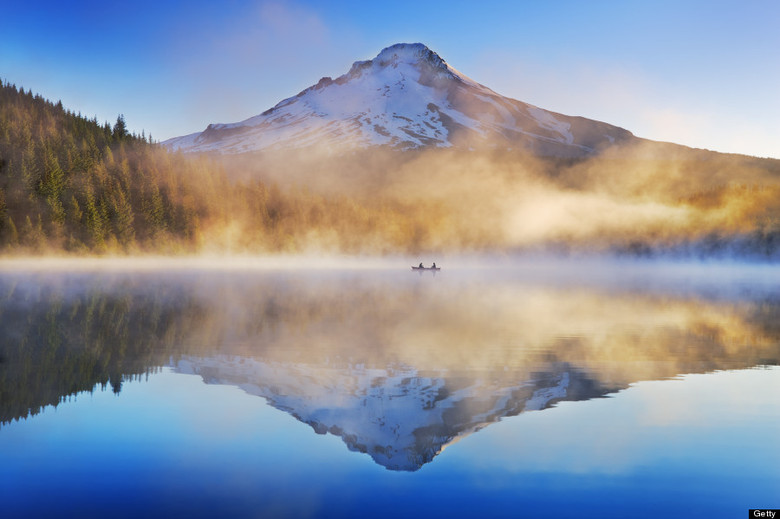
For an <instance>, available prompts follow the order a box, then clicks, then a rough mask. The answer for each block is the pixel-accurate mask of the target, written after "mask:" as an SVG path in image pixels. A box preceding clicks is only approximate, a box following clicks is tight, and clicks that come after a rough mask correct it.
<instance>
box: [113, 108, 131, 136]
mask: <svg viewBox="0 0 780 519" xmlns="http://www.w3.org/2000/svg"><path fill="white" fill-rule="evenodd" d="M112 136H113V137H114V140H116V141H121V140H124V139H126V138H127V125H126V124H125V116H124V115H122V114H119V116H118V117H117V118H116V124H114V130H113V133H112Z"/></svg>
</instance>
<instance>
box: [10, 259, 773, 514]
mask: <svg viewBox="0 0 780 519" xmlns="http://www.w3.org/2000/svg"><path fill="white" fill-rule="evenodd" d="M410 264H412V263H410V262H409V261H405V260H398V261H391V260H382V261H369V260H345V261H344V262H343V263H341V264H340V263H339V262H335V263H333V262H331V263H325V262H322V263H317V262H309V263H307V262H295V261H289V262H278V261H277V262H270V261H261V260H258V261H253V260H251V259H246V260H240V261H239V260H236V261H221V262H216V263H215V262H207V261H187V260H181V261H176V260H165V261H161V262H155V261H153V260H148V261H130V260H124V261H119V262H112V261H110V260H104V261H103V260H100V261H83V262H79V261H76V260H69V261H65V262H61V263H60V262H56V261H51V262H46V261H30V262H25V261H16V262H14V261H6V262H3V263H0V327H1V328H0V499H1V502H2V510H3V511H2V515H3V516H4V517H55V516H57V517H59V516H82V517H98V516H100V517H173V516H179V517H199V516H200V517H744V516H745V515H746V514H747V511H748V509H751V508H761V507H768V508H778V507H780V444H778V438H779V437H780V368H778V364H780V291H779V290H778V289H779V288H780V268H778V267H772V266H761V265H736V264H710V265H697V264H674V263H651V262H646V263H641V262H639V263H637V262H633V263H632V262H618V261H597V260H583V261H566V260H555V261H551V260H550V261H541V260H537V261H531V260H523V261H519V260H518V261H509V260H504V261H500V262H498V261H492V260H491V261H480V260H476V259H475V260H468V261H467V260H460V261H458V260H452V261H450V262H449V265H448V263H447V262H446V261H441V262H439V264H440V265H441V266H442V267H443V269H442V271H440V272H438V273H435V274H434V273H432V272H424V273H418V272H411V271H410V270H409V265H410ZM414 264H416V261H414Z"/></svg>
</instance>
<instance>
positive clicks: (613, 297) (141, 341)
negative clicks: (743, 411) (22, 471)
mask: <svg viewBox="0 0 780 519" xmlns="http://www.w3.org/2000/svg"><path fill="white" fill-rule="evenodd" d="M428 281H430V280H427V279H426V280H422V281H421V280H419V279H416V277H415V279H411V278H395V277H393V276H390V277H383V276H382V275H378V276H376V277H374V276H373V275H369V274H362V275H350V274H344V273H319V274H312V273H296V272H281V273H251V272H243V273H242V272H231V273H226V272H222V273H206V272H194V273H193V272H190V273H173V274H171V273H135V274H114V275H109V274H101V275H97V274H59V275H44V274H41V275H21V274H17V275H11V274H8V275H4V276H3V277H2V278H0V322H2V324H3V325H2V328H0V341H1V342H0V421H2V422H6V421H9V420H12V419H15V418H20V417H26V416H28V415H30V414H35V413H36V412H38V411H39V410H40V408H41V407H43V406H46V405H56V404H57V403H58V402H59V401H61V399H62V398H64V397H66V396H68V395H72V394H75V393H78V392H82V391H91V390H93V389H94V388H95V387H96V386H98V385H101V386H103V387H106V386H107V385H109V384H110V385H111V386H112V388H113V389H114V391H116V392H118V391H119V390H120V389H121V384H122V381H123V380H126V379H127V378H128V377H138V376H143V375H145V374H148V373H149V372H151V371H154V370H155V369H157V368H158V367H159V366H162V365H166V364H168V363H169V362H170V360H171V358H172V357H173V358H174V359H175V358H178V356H179V355H180V354H183V353H184V354H188V355H191V356H192V355H194V356H200V357H209V356H212V355H216V354H227V355H232V356H243V357H253V358H257V359H260V360H262V361H265V362H281V363H293V364H298V365H300V366H302V367H306V366H309V367H310V368H311V369H313V370H314V371H316V370H317V367H318V366H325V365H327V366H330V367H334V366H335V367H338V366H343V367H344V369H349V368H350V367H351V366H356V365H362V366H375V367H379V368H382V369H385V368H388V367H392V366H411V367H414V368H415V369H416V370H419V371H421V372H424V371H436V372H439V373H444V374H445V375H444V376H445V378H446V376H447V375H446V374H447V373H450V374H452V376H453V377H454V376H455V374H456V373H463V372H477V371H479V372H482V373H490V374H491V376H492V378H493V379H494V380H495V381H496V382H495V383H496V384H498V385H501V384H505V386H504V387H510V386H513V385H515V384H516V383H517V381H518V380H531V379H537V378H538V375H539V374H544V373H557V372H558V369H557V368H555V369H553V368H552V367H551V366H556V365H560V364H562V363H565V364H566V365H569V366H573V367H575V368H576V369H577V370H579V371H580V372H582V373H583V374H587V376H584V378H583V380H586V379H587V380H591V381H592V383H593V384H594V385H596V386H599V387H613V388H614V387H625V385H626V384H628V383H631V382H635V381H638V380H643V379H655V378H664V377H671V376H675V375H677V374H680V373H688V372H704V371H710V370H713V369H731V368H740V367H750V366H754V365H758V364H777V363H778V360H779V359H780V346H779V345H780V341H779V340H778V337H780V325H779V324H778V323H780V306H779V305H778V302H777V301H774V300H758V301H757V300H737V301H729V300H725V299H720V300H715V299H703V298H696V297H684V296H669V295H664V294H654V295H647V294H645V295H642V294H637V293H629V292H619V291H612V292H610V293H606V292H599V291H598V290H597V289H585V288H578V289H568V288H560V287H559V288H550V287H545V286H538V285H536V286H534V285H528V284H519V283H501V282H495V281H484V282H483V281H479V282H455V281H451V280H449V281H448V280H445V279H444V278H442V280H438V279H437V282H436V283H429V282H428ZM524 377H525V378H524ZM570 396H573V395H570ZM586 397H587V396H586Z"/></svg>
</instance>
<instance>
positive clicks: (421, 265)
mask: <svg viewBox="0 0 780 519" xmlns="http://www.w3.org/2000/svg"><path fill="white" fill-rule="evenodd" d="M420 268H421V269H424V268H425V267H423V264H422V261H421V262H420Z"/></svg>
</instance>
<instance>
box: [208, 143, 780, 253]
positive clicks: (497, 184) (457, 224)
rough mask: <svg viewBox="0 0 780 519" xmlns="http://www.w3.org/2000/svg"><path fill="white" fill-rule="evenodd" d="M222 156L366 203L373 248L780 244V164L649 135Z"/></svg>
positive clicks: (239, 173)
mask: <svg viewBox="0 0 780 519" xmlns="http://www.w3.org/2000/svg"><path fill="white" fill-rule="evenodd" d="M220 161H221V162H222V163H223V164H224V167H225V168H226V172H227V174H228V176H230V177H231V178H234V179H236V180H237V181H247V180H248V179H259V180H261V181H263V182H265V183H268V184H271V185H276V186H279V187H280V189H281V190H282V191H283V192H284V193H285V194H288V195H290V196H296V195H297V196H301V193H307V194H308V195H314V196H316V197H322V199H323V200H330V201H332V200H340V201H349V203H350V204H355V205H352V206H351V207H353V208H355V207H360V208H361V210H360V211H361V212H362V214H363V216H364V217H365V219H366V220H367V221H373V222H374V224H375V225H376V226H375V227H374V228H372V229H370V230H369V229H365V228H364V229H360V228H359V227H354V228H353V229H354V231H355V232H360V231H361V230H362V231H366V230H369V231H370V232H368V235H366V236H365V241H363V242H362V243H363V244H364V245H366V249H367V250H368V251H371V250H372V249H374V250H379V251H382V252H386V251H392V250H395V251H400V252H418V251H449V252H453V251H466V252H475V251H539V250H543V251H557V252H577V251H580V252H597V253H604V252H608V253H623V254H628V255H634V256H637V255H638V256H648V255H671V256H687V257H691V256H693V257H719V258H724V257H735V256H736V257H750V258H753V259H773V258H776V257H777V255H778V245H780V196H778V195H780V161H774V160H768V159H756V158H751V157H742V156H734V155H723V154H718V153H714V152H707V151H703V150H691V149H688V148H683V147H681V146H676V145H667V144H661V143H653V142H648V141H645V142H642V143H640V144H636V145H632V146H615V147H613V148H611V149H607V150H605V151H604V152H602V153H601V154H600V155H598V156H595V157H590V158H580V159H554V158H545V157H538V156H534V155H532V154H530V153H524V152H518V151H512V150H509V151H501V150H497V149H489V150H469V151H463V150H447V149H432V150H417V151H406V152H396V151H391V150H386V149H376V150H368V151H354V152H352V153H351V154H348V155H336V154H333V153H331V152H329V151H327V150H316V149H309V150H300V151H299V152H296V153H283V152H276V153H266V154H262V155H246V156H226V157H221V158H220ZM351 216H355V215H354V214H353V215H351ZM350 220H351V219H350V218H349V217H347V218H345V219H344V220H342V221H339V222H330V223H331V224H333V226H332V227H330V228H328V229H314V228H315V227H316V225H314V226H312V227H310V230H311V232H310V234H309V235H308V236H307V238H308V239H309V240H311V241H310V243H313V244H315V248H316V247H317V246H325V247H326V248H328V247H329V244H328V236H329V233H335V234H342V233H347V234H349V233H350V232H351V231H352V229H350V228H349V227H350V226H351V225H354V224H355V223H356V222H354V221H350ZM342 224H343V225H344V226H345V227H344V228H339V225H342ZM371 231H373V232H371ZM331 245H332V244H331Z"/></svg>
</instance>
